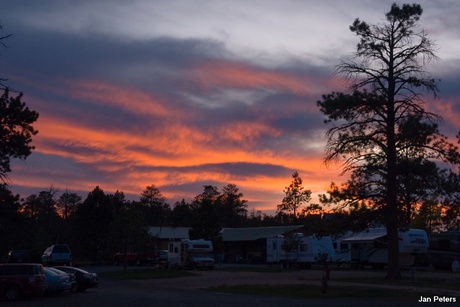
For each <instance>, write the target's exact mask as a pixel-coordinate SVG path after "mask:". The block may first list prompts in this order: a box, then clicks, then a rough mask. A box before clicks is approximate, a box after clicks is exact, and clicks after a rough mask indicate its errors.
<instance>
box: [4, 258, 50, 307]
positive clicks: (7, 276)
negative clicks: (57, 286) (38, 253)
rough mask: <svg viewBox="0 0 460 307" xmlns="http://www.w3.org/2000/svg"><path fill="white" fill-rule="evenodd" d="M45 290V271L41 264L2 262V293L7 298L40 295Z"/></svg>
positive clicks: (12, 299) (13, 298) (14, 298)
mask: <svg viewBox="0 0 460 307" xmlns="http://www.w3.org/2000/svg"><path fill="white" fill-rule="evenodd" d="M45 290H46V280H45V272H44V270H43V266H42V265H41V264H37V263H21V264H16V263H8V264H0V293H1V295H2V296H3V297H4V298H5V299H6V300H8V301H14V300H16V299H17V298H18V297H20V296H22V297H31V296H40V295H42V294H43V293H44V292H45Z"/></svg>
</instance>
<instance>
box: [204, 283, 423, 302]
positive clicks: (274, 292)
mask: <svg viewBox="0 0 460 307" xmlns="http://www.w3.org/2000/svg"><path fill="white" fill-rule="evenodd" d="M205 290H207V291H214V292H222V293H233V294H246V295H260V296H272V297H273V296H274V297H284V298H295V299H321V298H325V299H346V298H350V299H362V300H371V299H372V300H375V299H398V300H414V301H415V300H418V299H419V298H420V296H421V295H422V293H420V292H412V291H403V290H393V289H392V290H391V291H388V289H375V288H365V287H363V288H359V287H355V286H353V287H345V286H333V287H329V288H328V290H327V292H326V293H322V291H321V286H320V285H318V286H312V285H300V284H294V285H237V286H225V285H224V286H217V287H211V288H207V289H205Z"/></svg>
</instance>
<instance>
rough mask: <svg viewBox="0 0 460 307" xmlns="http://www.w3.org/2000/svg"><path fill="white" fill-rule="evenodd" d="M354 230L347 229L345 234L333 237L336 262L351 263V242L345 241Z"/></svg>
mask: <svg viewBox="0 0 460 307" xmlns="http://www.w3.org/2000/svg"><path fill="white" fill-rule="evenodd" d="M352 235H353V232H351V231H347V232H345V233H343V234H340V235H336V236H334V237H333V239H332V246H333V247H334V251H335V262H337V263H338V264H339V263H350V261H351V243H348V242H344V240H345V239H347V238H349V237H351V236H352Z"/></svg>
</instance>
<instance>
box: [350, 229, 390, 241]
mask: <svg viewBox="0 0 460 307" xmlns="http://www.w3.org/2000/svg"><path fill="white" fill-rule="evenodd" d="M386 235H387V230H386V229H385V228H374V229H369V230H366V231H362V232H359V233H357V234H355V235H353V236H351V237H349V238H346V239H344V240H342V242H344V243H363V242H370V241H374V240H376V239H379V238H382V237H384V236H386Z"/></svg>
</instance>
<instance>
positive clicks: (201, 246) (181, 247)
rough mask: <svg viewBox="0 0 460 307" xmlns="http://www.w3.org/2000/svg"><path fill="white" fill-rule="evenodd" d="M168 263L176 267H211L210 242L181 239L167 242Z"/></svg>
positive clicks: (211, 249) (211, 251)
mask: <svg viewBox="0 0 460 307" xmlns="http://www.w3.org/2000/svg"><path fill="white" fill-rule="evenodd" d="M168 251H169V253H168V261H169V265H170V266H172V267H176V268H194V269H202V268H207V269H213V268H214V258H213V247H212V242H211V241H207V240H181V241H173V242H169V250H168Z"/></svg>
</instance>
